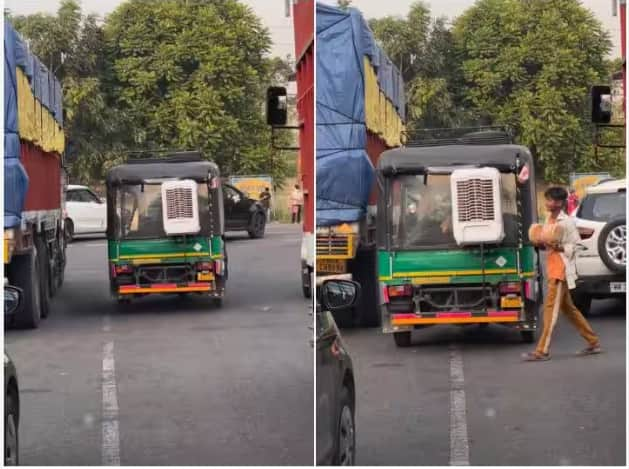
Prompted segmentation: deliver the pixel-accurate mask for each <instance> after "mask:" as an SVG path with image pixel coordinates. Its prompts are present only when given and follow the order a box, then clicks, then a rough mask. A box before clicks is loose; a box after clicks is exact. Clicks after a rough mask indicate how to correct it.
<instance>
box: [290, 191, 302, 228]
mask: <svg viewBox="0 0 629 469" xmlns="http://www.w3.org/2000/svg"><path fill="white" fill-rule="evenodd" d="M303 205H304V194H303V192H302V191H301V189H300V188H299V184H295V188H294V189H293V192H292V193H291V195H290V207H291V214H292V217H291V220H292V223H301V208H302V206H303Z"/></svg>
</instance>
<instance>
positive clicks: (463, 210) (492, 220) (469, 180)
mask: <svg viewBox="0 0 629 469" xmlns="http://www.w3.org/2000/svg"><path fill="white" fill-rule="evenodd" d="M450 190H451V191H452V229H453V231H454V239H455V240H456V242H457V244H458V245H460V246H465V245H478V244H495V243H500V242H501V241H502V240H503V239H504V237H505V232H504V225H503V222H502V203H501V198H500V172H499V171H498V170H497V169H496V168H469V169H457V170H455V171H453V172H452V176H451V178H450Z"/></svg>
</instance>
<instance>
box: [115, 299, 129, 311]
mask: <svg viewBox="0 0 629 469" xmlns="http://www.w3.org/2000/svg"><path fill="white" fill-rule="evenodd" d="M116 303H117V304H118V309H121V310H124V309H125V308H126V307H127V306H129V305H130V304H131V298H126V297H122V298H117V299H116Z"/></svg>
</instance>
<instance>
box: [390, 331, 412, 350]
mask: <svg viewBox="0 0 629 469" xmlns="http://www.w3.org/2000/svg"><path fill="white" fill-rule="evenodd" d="M393 340H394V341H395V345H397V346H398V347H410V346H411V331H403V332H394V333H393Z"/></svg>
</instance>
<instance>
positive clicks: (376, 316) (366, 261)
mask: <svg viewBox="0 0 629 469" xmlns="http://www.w3.org/2000/svg"><path fill="white" fill-rule="evenodd" d="M353 274H354V280H356V281H357V282H358V283H360V287H361V288H360V291H361V297H360V301H359V302H358V304H357V305H356V306H355V308H354V314H355V316H356V323H357V325H359V326H362V327H380V321H381V318H380V308H379V307H378V279H377V273H376V251H375V250H374V249H370V250H364V251H360V250H359V251H358V252H357V253H356V259H355V260H354V269H353Z"/></svg>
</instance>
